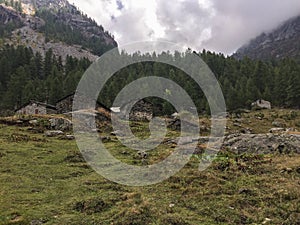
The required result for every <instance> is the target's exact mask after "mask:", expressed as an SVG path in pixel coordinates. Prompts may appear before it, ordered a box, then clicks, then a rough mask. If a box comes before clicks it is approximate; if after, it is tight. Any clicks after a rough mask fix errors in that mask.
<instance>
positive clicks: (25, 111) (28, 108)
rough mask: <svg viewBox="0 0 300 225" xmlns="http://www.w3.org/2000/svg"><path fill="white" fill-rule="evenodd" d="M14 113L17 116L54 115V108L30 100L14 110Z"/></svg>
mask: <svg viewBox="0 0 300 225" xmlns="http://www.w3.org/2000/svg"><path fill="white" fill-rule="evenodd" d="M15 112H16V114H17V115H46V114H56V107H55V106H53V105H49V104H46V103H42V102H38V101H34V100H31V101H30V102H29V103H27V104H25V105H23V106H22V107H20V108H19V109H17V110H15Z"/></svg>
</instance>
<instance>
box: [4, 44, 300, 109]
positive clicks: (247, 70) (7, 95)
mask: <svg viewBox="0 0 300 225" xmlns="http://www.w3.org/2000/svg"><path fill="white" fill-rule="evenodd" d="M120 54H122V57H128V60H130V59H131V58H132V57H135V58H139V57H142V56H143V55H142V54H141V53H134V54H127V53H125V52H121V53H120ZM189 54H194V53H193V52H191V51H190V50H188V51H186V52H184V53H179V52H175V54H172V53H170V52H163V53H160V54H156V53H153V54H148V53H147V57H148V58H149V61H148V62H145V63H136V64H133V65H130V66H128V67H126V68H124V69H122V70H120V71H118V72H117V73H116V74H115V75H114V76H113V77H112V78H111V79H110V80H109V81H108V82H107V83H106V85H105V88H104V89H103V90H102V92H101V93H100V96H99V100H100V101H101V102H102V103H103V104H105V105H106V106H107V107H110V106H111V105H112V103H113V101H114V99H115V97H116V96H117V94H118V93H119V92H120V91H121V90H122V88H123V87H124V86H126V84H129V83H131V82H132V81H134V80H136V79H138V78H141V77H146V76H159V77H166V78H169V79H172V80H174V81H175V82H176V83H178V84H179V85H180V86H181V87H183V88H184V89H185V90H186V92H187V93H188V94H189V95H190V96H191V98H192V99H193V101H194V102H195V105H196V106H197V109H198V111H199V112H207V113H208V112H209V107H208V104H207V101H206V98H205V96H204V94H203V92H202V91H201V88H200V87H199V86H198V85H197V83H195V81H193V80H192V79H191V78H190V77H189V76H187V75H186V74H185V73H184V72H183V71H181V70H180V69H178V68H174V67H172V66H170V65H167V64H162V63H158V62H153V59H154V58H156V59H157V58H160V57H164V58H169V59H170V60H174V59H175V58H177V59H178V58H179V59H180V58H183V57H187V55H189ZM197 54H198V55H199V56H201V58H202V59H203V60H204V61H205V62H206V64H207V65H208V66H209V67H210V69H211V70H212V71H213V73H214V74H215V76H216V78H217V79H218V81H219V83H220V85H221V88H222V90H223V93H224V97H225V100H226V105H227V108H228V110H230V111H233V110H237V109H241V108H249V107H250V106H251V103H252V102H254V101H256V100H257V99H265V100H268V101H270V102H271V103H272V105H273V106H277V107H289V108H299V106H300V104H299V103H300V66H299V64H298V63H297V62H296V61H294V60H293V59H284V60H281V61H269V62H262V61H256V60H251V59H249V58H244V59H243V60H237V59H235V58H233V57H225V56H224V55H222V54H216V53H212V52H209V51H203V52H200V53H197ZM143 57H144V56H143ZM90 65H91V62H90V61H89V60H88V59H81V60H78V59H76V58H73V57H71V56H68V57H67V58H66V59H65V60H63V59H62V58H60V57H56V56H55V55H54V54H53V52H52V50H49V51H47V52H46V54H45V56H42V55H41V54H39V53H36V54H34V53H33V51H32V50H31V49H30V48H26V47H22V46H19V47H13V46H8V45H6V46H4V47H3V48H2V49H1V50H0V74H1V75H0V109H1V111H4V110H14V109H15V108H17V107H20V106H21V105H23V104H25V103H27V102H28V101H29V100H31V99H35V100H38V101H47V102H48V103H50V104H54V103H55V102H56V101H57V100H58V99H60V98H62V97H64V96H66V95H68V94H70V93H72V92H74V91H75V90H76V87H77V85H78V82H79V81H80V79H81V77H82V75H83V74H84V72H85V71H86V70H87V68H88V67H89V66H90ZM145 85H146V84H145ZM169 94H172V93H169ZM154 102H155V103H157V104H162V106H163V107H164V111H165V113H172V112H173V111H172V110H173V108H172V106H170V104H168V103H167V102H165V101H164V102H163V103H159V102H158V99H156V100H154Z"/></svg>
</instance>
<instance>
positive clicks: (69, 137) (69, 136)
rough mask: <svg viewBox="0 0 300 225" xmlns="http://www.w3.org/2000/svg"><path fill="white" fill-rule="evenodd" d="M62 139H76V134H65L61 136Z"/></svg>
mask: <svg viewBox="0 0 300 225" xmlns="http://www.w3.org/2000/svg"><path fill="white" fill-rule="evenodd" d="M59 139H60V140H69V141H71V140H75V136H74V135H65V136H62V137H60V138H59Z"/></svg>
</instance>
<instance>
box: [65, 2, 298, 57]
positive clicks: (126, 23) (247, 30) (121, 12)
mask: <svg viewBox="0 0 300 225" xmlns="http://www.w3.org/2000/svg"><path fill="white" fill-rule="evenodd" d="M70 2H71V3H74V4H75V5H76V6H78V7H79V8H80V9H81V10H82V11H84V12H85V13H87V14H88V15H89V16H90V17H92V18H94V19H95V20H96V21H97V22H98V23H99V24H102V25H103V26H104V28H105V29H106V30H108V31H109V32H110V33H112V34H113V35H114V36H115V39H116V40H117V42H118V43H119V45H121V46H122V45H124V44H128V43H131V42H136V41H144V40H157V39H158V40H160V39H162V40H166V41H171V42H175V43H178V44H180V45H182V46H187V47H191V48H192V49H195V50H197V51H201V50H202V49H203V48H205V49H208V50H211V51H216V52H223V53H225V54H231V53H233V52H234V51H236V50H237V49H238V48H239V47H240V46H241V45H243V44H245V43H247V42H248V41H249V40H250V39H251V38H253V37H256V36H257V35H259V34H260V33H262V32H265V31H269V30H271V29H274V28H275V27H277V26H278V25H279V24H280V23H282V22H283V21H285V20H287V19H289V18H291V17H294V16H296V15H300V0H286V1H283V0H70Z"/></svg>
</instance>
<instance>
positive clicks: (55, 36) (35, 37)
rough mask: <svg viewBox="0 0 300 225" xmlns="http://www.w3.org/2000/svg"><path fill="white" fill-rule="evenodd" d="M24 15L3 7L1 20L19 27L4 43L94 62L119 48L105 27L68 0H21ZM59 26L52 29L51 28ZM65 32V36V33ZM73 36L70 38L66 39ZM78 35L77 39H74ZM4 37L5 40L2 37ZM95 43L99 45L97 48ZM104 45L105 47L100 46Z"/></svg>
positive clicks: (12, 31) (0, 6) (0, 8)
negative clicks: (102, 55)
mask: <svg viewBox="0 0 300 225" xmlns="http://www.w3.org/2000/svg"><path fill="white" fill-rule="evenodd" d="M21 2H22V13H21V12H18V11H16V10H14V9H13V8H12V7H8V6H5V4H1V5H0V21H1V23H2V24H7V23H9V22H11V21H13V22H14V23H17V24H19V26H16V28H15V29H13V30H10V36H9V37H6V39H5V41H4V43H5V44H12V45H25V46H27V47H31V48H32V49H33V51H34V52H39V53H41V54H42V55H44V54H45V52H46V51H47V50H49V49H50V48H51V49H52V50H53V52H54V54H55V55H56V56H61V57H62V58H63V59H65V58H66V56H67V55H70V56H73V57H76V58H83V57H85V58H88V59H90V60H91V61H94V60H96V58H97V57H98V56H99V55H101V54H103V53H104V52H105V51H107V50H109V49H112V48H114V47H116V46H117V43H116V41H115V40H114V38H113V37H112V36H111V35H110V34H109V32H107V31H105V30H104V29H103V27H102V26H101V25H100V26H99V25H98V24H97V23H96V22H95V21H93V20H92V19H90V18H88V17H87V16H86V15H84V14H83V13H82V12H81V11H79V10H78V9H77V8H76V7H75V6H74V5H71V4H70V3H69V2H68V1H67V0H21ZM53 24H54V27H55V26H57V27H58V28H60V30H57V29H56V27H55V28H53V29H49V27H50V28H51V27H53ZM62 30H63V31H64V32H65V33H62ZM67 35H69V39H67V38H65V37H66V36H67ZM73 36H76V38H77V39H75V38H74V40H73V39H72V37H73ZM2 38H3V37H2ZM93 43H95V44H94V45H93ZM99 46H101V47H99Z"/></svg>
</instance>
